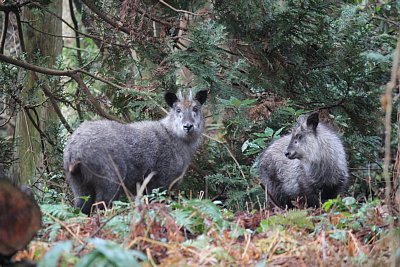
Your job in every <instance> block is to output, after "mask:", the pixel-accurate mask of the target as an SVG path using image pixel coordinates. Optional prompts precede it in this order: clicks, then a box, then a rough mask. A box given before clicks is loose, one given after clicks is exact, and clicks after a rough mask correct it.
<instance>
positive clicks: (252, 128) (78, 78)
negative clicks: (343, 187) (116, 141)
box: [0, 0, 400, 266]
mask: <svg viewBox="0 0 400 267" xmlns="http://www.w3.org/2000/svg"><path fill="white" fill-rule="evenodd" d="M399 12H400V3H399V1H365V0H364V1H357V0H355V1H335V0H330V1H313V0H309V1H306V0H304V1H303V0H301V1H295V0H289V1H286V0H281V1H268V0H262V1H255V0H254V1H253V0H249V1H236V0H231V1H221V0H214V1H208V0H206V1H201V0H199V1H183V0H168V1H163V0H159V1H156V0H154V1H148V0H123V1H114V0H109V1H105V0H104V1H94V0H74V1H72V0H69V1H67V0H64V1H61V0H42V1H34V0H32V1H29V0H26V1H22V0H17V1H14V0H6V1H3V2H2V3H0V17H1V18H2V22H0V26H1V27H0V28H2V31H1V38H0V69H1V71H0V176H2V173H3V172H4V175H6V176H8V177H9V178H10V179H12V180H13V181H14V182H15V183H17V184H28V185H29V186H30V187H31V188H32V189H33V193H34V196H35V198H36V200H37V201H38V203H39V204H40V207H41V210H42V213H43V215H44V219H43V230H42V231H41V232H39V236H38V237H37V240H36V243H34V244H33V245H31V246H30V247H29V248H28V252H25V253H26V254H23V253H22V254H23V255H22V256H21V258H25V259H26V258H28V259H34V260H42V261H41V262H42V263H41V264H43V266H51V263H56V262H57V261H62V262H64V263H65V264H68V265H74V264H77V265H79V264H81V265H83V266H90V264H95V263H97V264H100V262H103V263H104V264H111V265H115V266H127V265H124V264H123V265H118V264H122V263H123V262H124V261H123V260H121V259H122V258H123V257H126V258H124V259H125V260H127V259H128V262H130V264H133V263H132V262H136V261H138V262H141V263H142V264H143V265H155V264H160V265H167V266H168V265H169V266H173V265H177V266H179V265H184V264H194V265H196V264H198V265H215V264H220V265H221V266H226V265H227V264H234V265H255V264H256V263H258V264H263V263H270V264H277V265H279V264H283V265H284V264H286V266H301V264H303V265H307V266H314V265H321V264H322V265H324V264H326V262H328V261H329V262H330V263H332V264H333V265H330V266H334V265H335V263H337V265H338V266H339V265H342V264H346V265H347V264H348V265H352V264H354V265H358V264H365V263H368V262H369V263H371V262H372V263H373V264H385V265H388V264H390V263H392V264H396V263H395V260H394V255H395V253H394V250H395V249H396V248H397V247H398V244H399V243H398V239H397V241H396V239H395V240H393V241H392V242H387V238H388V237H389V236H396V235H392V234H391V232H390V231H395V233H397V235H399V228H398V212H399V203H400V191H399V168H400V156H399V153H398V151H399V150H398V145H399V142H398V140H399V120H400V115H399V108H398V107H399V87H398V81H399V77H400V75H399V49H400V48H397V50H396V44H397V46H399V41H398V36H399V26H400V22H399V21H400V13H399ZM189 88H192V89H193V90H200V89H204V88H206V89H208V90H209V98H208V100H207V101H208V102H207V106H206V112H205V113H206V130H205V136H204V137H203V141H202V144H201V146H200V148H199V150H198V153H197V155H196V158H195V160H194V161H193V163H192V164H191V166H190V168H189V170H188V172H187V174H186V176H185V180H184V182H183V183H182V185H181V187H180V191H181V193H180V196H179V197H178V200H176V199H175V200H173V199H171V198H169V197H168V196H167V195H166V192H154V193H153V194H152V195H150V196H148V197H147V198H145V200H143V201H142V204H141V205H139V204H138V203H136V205H134V206H135V208H129V207H130V205H129V204H127V203H125V202H118V203H117V204H116V205H115V207H114V209H113V210H112V211H110V213H108V214H105V215H104V216H100V215H98V217H96V218H86V217H84V216H82V215H79V211H75V210H73V209H72V207H71V201H72V195H71V192H70V189H69V188H68V186H67V185H66V183H65V180H64V175H63V170H62V164H61V161H62V151H63V147H64V145H65V142H66V140H67V138H68V136H69V135H70V133H71V132H72V131H73V130H74V129H75V128H76V127H77V126H78V125H79V124H80V123H81V122H82V121H84V120H92V119H100V118H106V119H111V120H117V121H121V122H132V121H138V120H144V119H158V118H161V117H162V116H163V114H164V111H163V108H166V105H165V103H164V101H163V94H164V92H166V91H177V90H178V89H183V90H188V89H189ZM310 111H319V112H320V115H321V117H322V118H323V120H324V121H326V122H328V123H330V124H332V125H333V127H335V128H336V129H337V130H338V132H339V133H340V134H341V135H342V137H343V141H344V143H345V147H346V152H347V155H348V161H349V166H350V172H351V177H350V179H351V182H350V185H351V186H350V188H349V190H348V192H346V194H345V196H344V198H339V199H336V200H332V201H329V203H325V205H324V206H323V207H322V208H321V209H316V210H314V209H313V210H306V211H291V212H287V213H286V212H282V213H279V212H272V211H267V210H266V209H265V205H264V204H263V203H264V198H265V197H264V192H263V190H262V188H261V187H260V186H259V183H260V180H259V177H258V176H257V171H256V165H257V156H258V155H259V153H260V152H261V151H262V150H263V148H264V147H265V146H266V145H267V144H268V142H269V141H271V140H273V139H274V138H277V137H279V136H280V135H282V134H284V133H287V132H288V131H289V130H290V127H291V126H292V125H293V122H294V121H295V119H296V118H297V117H298V116H299V115H300V114H302V113H305V112H310ZM396 192H397V194H396ZM139 202H140V201H139ZM396 218H397V219H396ZM235 225H236V228H235ZM79 227H81V228H79ZM396 231H397V232H396ZM127 236H129V238H128V237H127ZM87 237H90V238H92V239H89V241H86V240H84V238H87ZM95 237H97V239H93V238H95ZM69 239H71V240H73V241H65V240H69ZM106 240H114V241H115V242H116V243H107V242H110V241H106ZM56 241H60V242H59V243H57V244H55V242H56ZM41 242H46V244H48V245H47V246H43V243H41ZM379 242H380V243H379ZM53 243H54V244H53ZM117 243H118V244H123V246H124V247H125V248H131V250H124V249H122V247H120V246H119V245H117ZM187 243H189V244H190V245H187ZM206 244H207V245H206ZM310 244H311V245H310ZM312 244H314V245H315V248H314V246H313V245H312ZM53 245H54V247H55V249H53V250H51V248H52V246H53ZM187 246H188V247H187ZM104 248H106V249H104ZM132 249H134V250H132ZM314 249H315V250H314ZM47 251H49V252H48V253H47V254H46V256H45V257H43V254H44V253H45V252H47ZM107 251H108V252H107ZM110 251H113V253H115V254H112V255H110V254H107V253H110ZM29 253H31V254H29ZM63 253H64V254H63ZM118 253H120V254H118ZM124 253H125V254H124ZM374 253H375V254H374ZM397 253H399V251H398V250H397ZM27 255H31V256H27ZM61 255H64V256H61ZM82 255H86V256H83V257H82V258H81V259H80V256H82ZM99 255H100V256H99ZM115 255H119V256H121V257H122V258H121V259H120V260H115V259H116V258H117V256H115ZM310 255H315V257H314V256H313V257H311V256H310ZM376 255H379V257H378V256H376ZM113 257H116V258H113ZM46 260H47V262H46ZM51 260H53V262H51ZM96 261H97V262H96ZM138 262H136V263H138ZM46 264H47V265H46ZM84 264H87V265H84ZM260 266H263V265H260ZM393 266H394V265H393Z"/></svg>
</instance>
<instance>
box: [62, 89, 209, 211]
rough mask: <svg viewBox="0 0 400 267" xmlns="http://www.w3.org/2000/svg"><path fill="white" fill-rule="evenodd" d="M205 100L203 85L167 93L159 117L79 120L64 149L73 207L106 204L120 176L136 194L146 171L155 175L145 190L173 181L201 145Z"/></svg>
mask: <svg viewBox="0 0 400 267" xmlns="http://www.w3.org/2000/svg"><path fill="white" fill-rule="evenodd" d="M206 99H207V90H202V91H199V92H197V94H196V95H195V96H193V95H192V93H191V92H190V94H189V95H188V96H183V95H182V93H181V92H179V93H178V96H177V95H176V94H174V93H171V92H168V93H166V94H165V101H166V102H167V104H168V105H169V106H170V107H171V109H170V111H169V113H168V114H167V116H166V117H164V118H163V119H161V120H159V121H140V122H135V123H132V124H121V123H118V122H115V121H108V120H100V121H87V122H84V123H82V124H81V125H80V126H79V127H78V128H77V129H76V130H75V132H74V133H73V134H72V136H71V137H70V139H69V141H68V143H67V145H66V147H65V149H64V171H65V175H66V179H67V182H68V184H69V185H70V186H71V188H72V191H73V193H74V197H75V198H74V205H75V207H77V208H81V210H82V212H83V213H86V214H89V213H90V211H91V206H92V204H94V203H98V202H101V201H104V202H105V204H106V205H110V204H111V202H112V201H113V200H114V199H116V198H117V197H118V196H119V194H120V193H121V192H123V187H122V185H121V181H122V182H123V183H124V186H125V187H126V188H127V189H128V190H129V191H130V193H132V194H135V193H136V190H137V188H136V187H137V186H136V184H137V183H142V182H143V180H144V179H145V178H146V177H147V176H148V175H149V174H154V176H153V177H152V179H151V180H150V182H149V183H148V184H147V189H148V191H149V192H151V190H152V189H154V188H159V187H164V188H166V189H168V187H169V186H172V184H175V182H176V180H177V178H179V177H181V176H182V175H183V173H184V172H185V170H186V168H187V167H188V165H189V163H190V161H191V159H192V157H193V155H194V154H195V152H196V148H197V145H198V144H199V141H200V137H201V133H202V130H203V125H204V119H203V116H202V105H203V104H204V102H205V101H206ZM85 196H89V199H87V198H84V197H85Z"/></svg>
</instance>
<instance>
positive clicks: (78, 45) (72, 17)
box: [68, 0, 82, 67]
mask: <svg viewBox="0 0 400 267" xmlns="http://www.w3.org/2000/svg"><path fill="white" fill-rule="evenodd" d="M68 2H69V12H70V14H71V19H72V23H73V24H74V29H75V31H74V32H75V43H76V47H77V48H78V50H77V51H76V58H77V60H78V66H79V67H80V66H81V65H82V56H81V51H80V48H81V40H80V39H79V33H78V31H79V25H78V20H77V19H76V17H75V12H74V5H73V3H72V0H69V1H68Z"/></svg>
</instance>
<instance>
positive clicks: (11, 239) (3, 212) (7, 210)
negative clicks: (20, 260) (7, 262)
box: [0, 179, 42, 261]
mask: <svg viewBox="0 0 400 267" xmlns="http://www.w3.org/2000/svg"><path fill="white" fill-rule="evenodd" d="M41 221H42V214H41V212H40V209H39V206H38V205H37V203H36V201H35V200H34V199H33V198H32V197H29V196H28V195H26V194H25V193H24V192H22V191H21V190H20V189H19V188H17V187H15V186H14V185H12V184H11V182H10V181H8V180H6V179H0V261H1V260H2V259H5V258H8V257H10V256H12V255H13V254H15V253H16V252H17V251H18V250H21V249H23V248H24V247H25V246H26V245H27V244H28V243H29V242H30V241H31V240H32V238H33V237H34V235H35V234H36V232H37V231H38V230H39V229H40V227H41Z"/></svg>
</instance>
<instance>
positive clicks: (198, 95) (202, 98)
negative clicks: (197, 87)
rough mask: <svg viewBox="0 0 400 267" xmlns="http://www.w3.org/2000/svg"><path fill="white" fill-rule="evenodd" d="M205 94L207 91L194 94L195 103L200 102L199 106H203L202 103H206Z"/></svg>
mask: <svg viewBox="0 0 400 267" xmlns="http://www.w3.org/2000/svg"><path fill="white" fill-rule="evenodd" d="M207 94H208V91H207V90H201V91H198V92H197V93H196V96H195V97H194V99H196V100H197V101H199V102H200V104H201V105H203V104H204V102H206V99H207Z"/></svg>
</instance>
